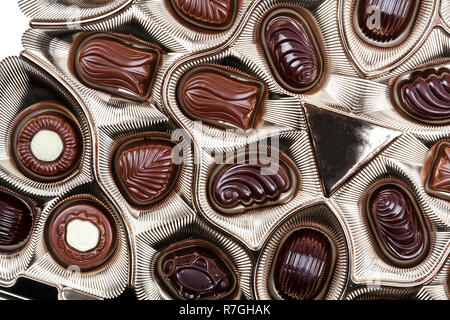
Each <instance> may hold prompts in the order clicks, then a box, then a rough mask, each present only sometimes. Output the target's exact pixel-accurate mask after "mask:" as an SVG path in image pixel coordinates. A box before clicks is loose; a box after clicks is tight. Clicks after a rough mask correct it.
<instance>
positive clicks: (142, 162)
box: [113, 136, 179, 206]
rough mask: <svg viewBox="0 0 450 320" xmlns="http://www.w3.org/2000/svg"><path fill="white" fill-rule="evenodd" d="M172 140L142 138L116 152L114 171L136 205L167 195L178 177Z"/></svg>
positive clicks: (124, 190)
mask: <svg viewBox="0 0 450 320" xmlns="http://www.w3.org/2000/svg"><path fill="white" fill-rule="evenodd" d="M172 150H173V144H172V143H171V142H170V141H169V140H164V139H158V138H152V137H151V136H149V137H142V138H136V139H132V140H129V141H127V142H125V143H124V144H122V145H121V146H120V147H119V149H118V150H117V151H116V155H115V159H114V160H113V161H114V163H113V167H114V174H115V177H116V182H117V183H118V185H119V188H120V189H121V191H122V193H123V194H124V195H125V197H126V199H127V200H128V201H129V202H130V203H131V204H133V205H136V206H147V205H151V204H153V203H155V202H157V201H159V200H161V199H162V198H164V196H166V195H167V194H168V193H169V192H170V190H171V189H172V187H173V184H174V182H175V181H176V178H177V176H178V171H179V166H178V165H177V164H175V163H174V159H173V157H172Z"/></svg>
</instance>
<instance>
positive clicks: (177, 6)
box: [170, 0, 238, 31]
mask: <svg viewBox="0 0 450 320" xmlns="http://www.w3.org/2000/svg"><path fill="white" fill-rule="evenodd" d="M170 4H171V5H172V8H173V9H174V11H175V13H176V14H177V15H178V16H179V17H180V18H181V19H183V20H184V21H185V22H187V23H189V24H192V25H194V26H197V27H200V28H204V29H210V30H213V31H223V30H227V29H229V28H230V27H231V25H232V24H233V22H234V20H235V18H236V11H237V7H238V1H237V0H170Z"/></svg>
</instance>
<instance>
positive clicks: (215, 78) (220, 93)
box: [177, 66, 264, 129]
mask: <svg viewBox="0 0 450 320" xmlns="http://www.w3.org/2000/svg"><path fill="white" fill-rule="evenodd" d="M177 94H178V100H179V102H180V105H181V108H182V109H183V110H184V111H185V112H186V113H187V114H188V115H189V116H190V117H192V118H194V119H196V120H200V121H206V122H209V123H212V124H214V125H216V126H221V127H229V126H230V124H231V125H232V126H236V127H239V128H242V129H248V128H250V127H251V126H252V125H253V123H254V118H255V116H256V114H257V111H258V109H259V105H260V104H261V101H262V97H263V94H264V85H263V84H262V83H260V82H258V81H254V80H252V79H250V78H248V77H245V76H242V75H240V74H237V73H233V72H229V71H226V70H223V69H220V68H216V67H212V66H205V67H199V68H196V69H193V70H192V71H191V72H190V73H189V74H186V75H185V76H184V77H183V78H182V80H181V81H180V84H179V88H178V93H177Z"/></svg>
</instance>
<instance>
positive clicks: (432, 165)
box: [423, 140, 450, 200]
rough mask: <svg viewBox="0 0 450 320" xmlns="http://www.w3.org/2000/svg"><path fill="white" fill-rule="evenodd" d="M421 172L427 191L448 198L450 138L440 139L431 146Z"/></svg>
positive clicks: (449, 192)
mask: <svg viewBox="0 0 450 320" xmlns="http://www.w3.org/2000/svg"><path fill="white" fill-rule="evenodd" d="M423 174H424V177H425V191H426V192H427V193H429V194H430V195H432V196H436V197H439V198H442V199H445V200H450V140H445V141H440V142H438V143H436V144H435V145H434V146H433V147H432V148H431V150H430V152H429V154H428V156H427V159H426V161H425V164H424V167H423Z"/></svg>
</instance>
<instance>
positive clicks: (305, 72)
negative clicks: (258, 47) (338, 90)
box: [261, 9, 323, 93]
mask: <svg viewBox="0 0 450 320" xmlns="http://www.w3.org/2000/svg"><path fill="white" fill-rule="evenodd" d="M261 39H262V44H263V48H264V52H265V55H266V58H267V59H268V61H269V64H270V67H271V69H272V72H273V73H274V75H275V76H276V78H277V80H278V81H279V82H280V83H281V85H282V86H283V87H284V88H285V89H287V90H289V91H293V92H297V93H298V92H304V91H308V90H310V89H311V88H313V87H314V85H315V84H316V83H317V82H318V81H319V79H320V76H321V73H322V68H323V66H322V57H321V54H320V51H319V47H318V45H317V42H316V39H315V38H314V35H313V34H312V32H311V30H310V28H309V26H308V23H307V22H306V20H305V19H304V18H303V17H302V16H301V15H300V14H299V13H297V12H296V11H294V10H291V9H279V10H275V11H274V12H273V13H271V14H269V15H268V16H267V17H266V18H265V20H264V22H263V24H262V28H261Z"/></svg>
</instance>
